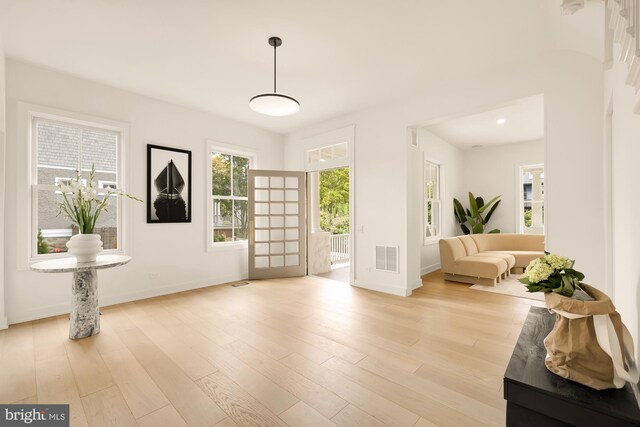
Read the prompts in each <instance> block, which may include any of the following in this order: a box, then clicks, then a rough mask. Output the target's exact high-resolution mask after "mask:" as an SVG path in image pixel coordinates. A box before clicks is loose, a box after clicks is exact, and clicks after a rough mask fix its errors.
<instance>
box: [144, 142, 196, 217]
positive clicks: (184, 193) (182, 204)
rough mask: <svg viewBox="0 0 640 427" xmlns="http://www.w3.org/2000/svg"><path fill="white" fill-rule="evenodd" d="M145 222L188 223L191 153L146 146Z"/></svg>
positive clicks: (189, 214)
mask: <svg viewBox="0 0 640 427" xmlns="http://www.w3.org/2000/svg"><path fill="white" fill-rule="evenodd" d="M147 222H148V223H152V222H191V151H187V150H180V149H178V148H169V147H160V146H158V145H151V144H147Z"/></svg>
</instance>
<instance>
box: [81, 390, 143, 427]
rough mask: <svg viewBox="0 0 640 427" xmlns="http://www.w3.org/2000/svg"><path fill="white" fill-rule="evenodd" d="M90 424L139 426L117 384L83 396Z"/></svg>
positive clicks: (122, 426) (83, 403)
mask: <svg viewBox="0 0 640 427" xmlns="http://www.w3.org/2000/svg"><path fill="white" fill-rule="evenodd" d="M82 405H83V406H84V412H85V414H86V415H87V421H88V422H89V425H90V426H119V427H137V425H138V424H137V423H136V420H135V418H133V415H132V414H131V411H130V410H129V407H128V406H127V404H126V402H125V401H124V398H123V397H122V394H121V393H120V390H119V389H118V387H117V386H113V387H109V388H106V389H104V390H100V391H97V392H95V393H93V394H90V395H88V396H84V397H83V398H82Z"/></svg>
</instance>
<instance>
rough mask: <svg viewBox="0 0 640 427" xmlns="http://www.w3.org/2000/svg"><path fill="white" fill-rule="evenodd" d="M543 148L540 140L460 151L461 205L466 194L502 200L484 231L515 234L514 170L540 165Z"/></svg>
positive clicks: (516, 227) (515, 183) (516, 205)
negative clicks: (461, 162) (461, 166)
mask: <svg viewBox="0 0 640 427" xmlns="http://www.w3.org/2000/svg"><path fill="white" fill-rule="evenodd" d="M544 146H545V143H544V140H538V141H529V142H520V143H515V144H503V145H496V146H488V147H482V148H471V149H468V150H464V151H463V159H464V160H463V168H462V171H463V174H464V177H463V187H464V188H462V194H461V195H460V197H461V199H460V201H461V202H462V204H463V205H464V206H468V204H469V202H468V200H469V196H468V193H469V191H471V192H472V193H473V194H474V195H475V196H476V197H477V196H482V197H483V198H484V200H485V201H489V200H491V199H492V198H493V197H495V196H498V195H501V196H502V197H501V199H500V200H501V202H500V206H498V208H497V209H496V211H495V212H494V214H493V216H492V217H491V220H490V221H489V224H488V225H487V231H489V230H492V229H494V228H497V229H499V230H500V231H501V232H502V233H517V232H518V224H517V209H518V208H519V203H518V197H519V193H518V179H517V170H518V166H520V165H525V164H526V165H532V164H539V163H544V157H545V156H544ZM556 184H557V183H556Z"/></svg>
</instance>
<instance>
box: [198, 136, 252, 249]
mask: <svg viewBox="0 0 640 427" xmlns="http://www.w3.org/2000/svg"><path fill="white" fill-rule="evenodd" d="M208 158H209V159H210V166H209V168H210V169H209V170H210V177H211V179H210V188H211V191H210V193H209V194H210V200H209V212H210V215H209V217H210V226H209V230H210V231H209V244H208V246H209V247H210V248H211V247H215V246H220V245H221V244H223V243H229V242H243V241H246V240H247V237H248V233H249V218H248V214H249V212H248V200H249V198H248V184H249V168H250V167H252V166H253V161H254V155H252V154H249V153H241V152H236V151H233V150H229V149H224V148H218V147H213V146H210V147H209V148H208Z"/></svg>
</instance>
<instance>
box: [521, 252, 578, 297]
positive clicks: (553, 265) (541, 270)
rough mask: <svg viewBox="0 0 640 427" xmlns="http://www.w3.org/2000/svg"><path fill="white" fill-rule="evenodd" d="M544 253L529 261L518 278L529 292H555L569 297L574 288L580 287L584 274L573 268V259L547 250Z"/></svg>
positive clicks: (574, 290)
mask: <svg viewBox="0 0 640 427" xmlns="http://www.w3.org/2000/svg"><path fill="white" fill-rule="evenodd" d="M544 254H545V255H544V257H542V258H537V259H534V260H533V261H531V262H530V263H529V265H528V266H527V268H526V269H525V271H524V276H523V277H522V278H521V279H518V280H519V281H520V283H523V284H524V285H525V286H526V287H527V290H528V291H529V292H532V293H533V292H556V293H558V294H560V295H563V296H565V297H571V296H573V294H574V292H576V290H581V289H582V288H581V287H580V282H581V281H582V280H583V279H584V274H582V273H581V272H579V271H577V270H574V269H573V265H574V264H575V261H573V260H570V259H569V258H567V257H564V256H562V255H557V254H551V253H549V252H545V253H544Z"/></svg>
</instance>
